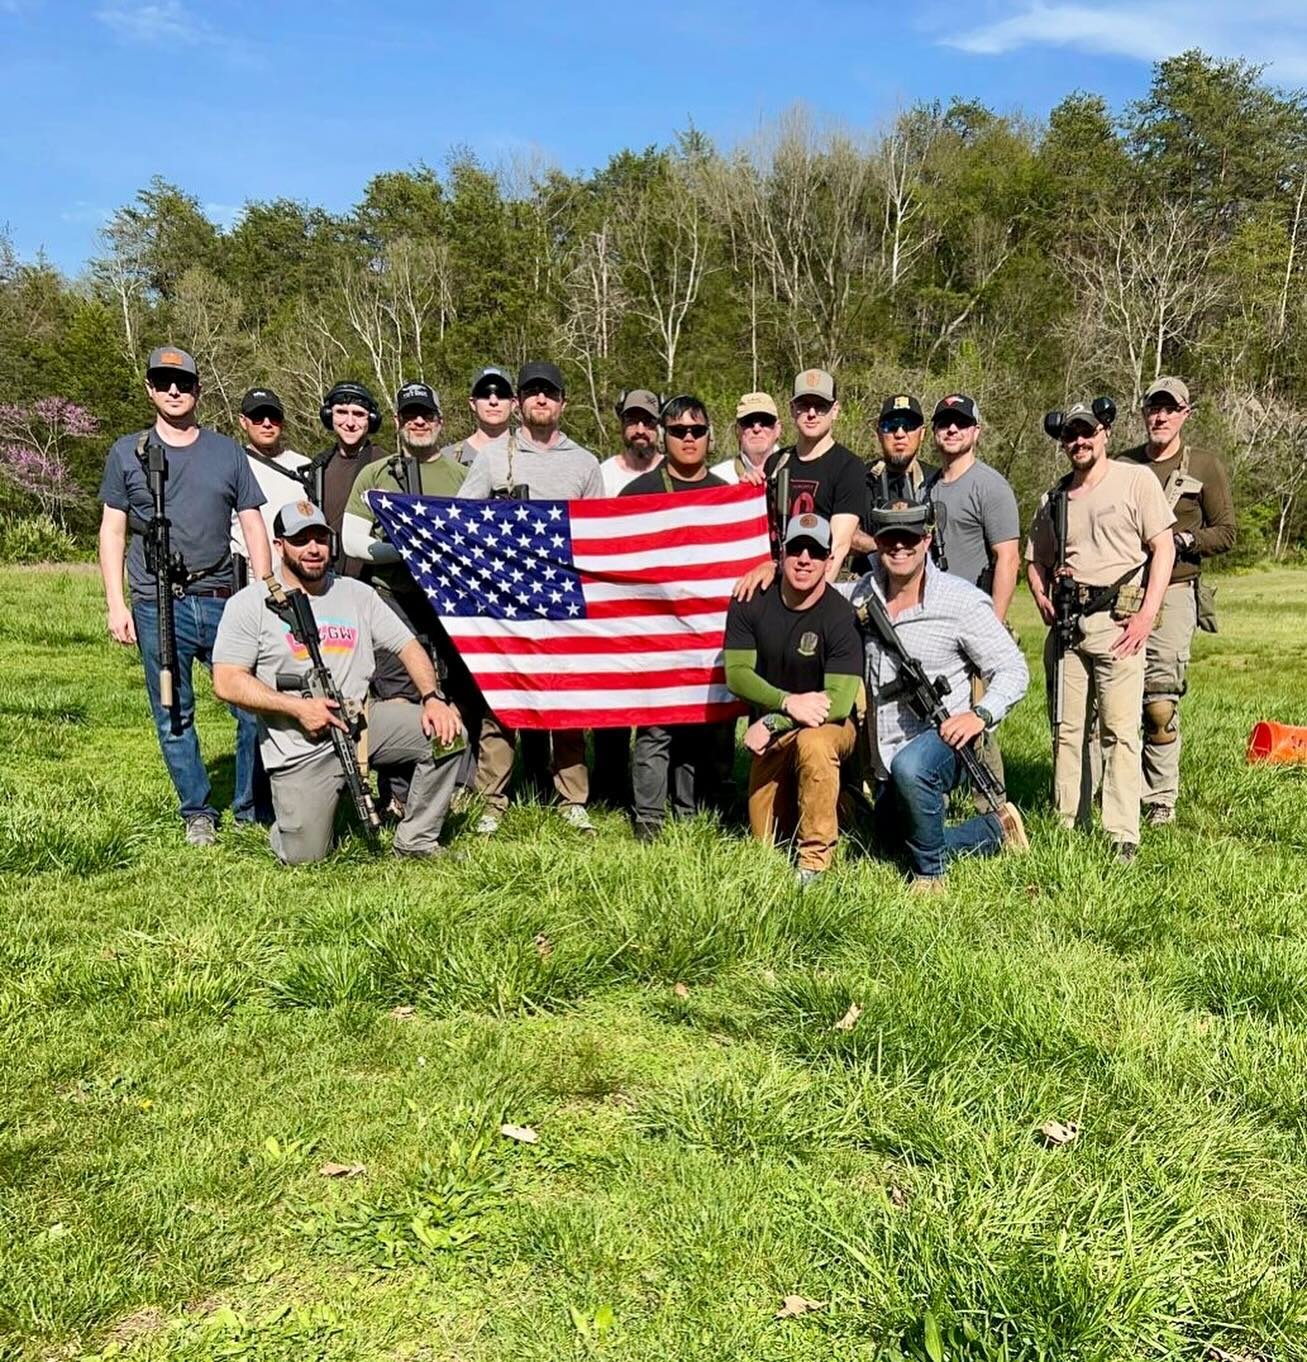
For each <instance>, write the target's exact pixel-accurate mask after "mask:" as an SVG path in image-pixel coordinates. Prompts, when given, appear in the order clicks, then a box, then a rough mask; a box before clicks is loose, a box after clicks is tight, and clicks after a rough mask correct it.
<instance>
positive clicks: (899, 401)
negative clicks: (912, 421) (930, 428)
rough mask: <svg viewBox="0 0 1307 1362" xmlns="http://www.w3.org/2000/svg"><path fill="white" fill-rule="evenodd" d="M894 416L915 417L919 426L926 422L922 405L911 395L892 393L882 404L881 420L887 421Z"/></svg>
mask: <svg viewBox="0 0 1307 1362" xmlns="http://www.w3.org/2000/svg"><path fill="white" fill-rule="evenodd" d="M892 416H910V417H915V418H916V424H917V425H919V426H920V425H922V424H924V422H925V420H926V418H925V416H924V415H923V414H922V411H921V403H920V402H918V401H917V399H916V398H915V397H913V396H912V394H911V393H891V394H890V395H889V396H888V397H887V398H886V399H885V400H884V401H883V402H882V403H881V404H880V419H881V420H882V421H887V420H889V419H890V417H892Z"/></svg>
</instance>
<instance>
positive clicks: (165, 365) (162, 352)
mask: <svg viewBox="0 0 1307 1362" xmlns="http://www.w3.org/2000/svg"><path fill="white" fill-rule="evenodd" d="M156 369H171V370H172V371H173V373H176V374H194V375H195V377H196V378H199V376H200V371H199V369H198V368H196V365H195V361H194V360H193V359H192V358H191V356H190V355H188V354H187V353H186V351H185V350H179V349H178V348H177V347H176V346H175V345H158V346H155V348H154V349H153V350H151V351H150V358H149V359H148V360H146V362H145V372H146V373H147V374H152V373H154V372H155V370H156Z"/></svg>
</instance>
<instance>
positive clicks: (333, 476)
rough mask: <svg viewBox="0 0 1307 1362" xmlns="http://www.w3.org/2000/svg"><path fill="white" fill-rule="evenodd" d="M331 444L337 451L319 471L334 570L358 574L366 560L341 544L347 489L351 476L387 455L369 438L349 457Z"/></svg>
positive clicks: (350, 487) (315, 460) (351, 480)
mask: <svg viewBox="0 0 1307 1362" xmlns="http://www.w3.org/2000/svg"><path fill="white" fill-rule="evenodd" d="M332 448H333V449H335V450H336V453H335V454H334V455H333V457H332V458H331V460H330V461H329V462H328V464H327V466H326V469H325V470H324V472H323V474H322V507H321V509H322V514H323V515H324V516H326V518H327V524H328V525H330V526H331V528H332V531H333V532H334V533H335V535H336V546H337V547H336V562H335V568H336V571H337V572H338V573H339V574H340V575H341V576H342V577H361V576H362V575H363V569H364V567H365V566H366V564H365V563H364V562H363V560H362V559H361V558H350V557H349V556H348V555H347V554H346V552H345V550H344V548H343V547H341V536H340V529H341V525H342V524H343V523H344V520H345V506H346V504H347V503H348V501H349V495H350V493H351V492H352V491H353V490H354V479H355V478H357V477H358V475H359V474H360V473H361V472H362V471H363V469H365V468H366V467H367V466H368V464H370V463H375V462H376V461H377V460H378V459H386V458H389V457H390V455H389V454H388V453H387V452H386V450H384V449H382V448H381V447H380V446H379V445H374V444H373V443H372V441H371V440H364V441H363V443H362V444H361V445H360V446H359V449H358V453H357V454H355V455H353V456H352V457H347V456H346V455H344V454H342V453H340V451H339V448H338V446H335V445H333V446H332ZM328 452H329V451H327V450H324V451H323V453H322V454H319V455H318V458H317V459H314V463H317V461H318V459H321V458H323V457H324V456H325V454H327V453H328Z"/></svg>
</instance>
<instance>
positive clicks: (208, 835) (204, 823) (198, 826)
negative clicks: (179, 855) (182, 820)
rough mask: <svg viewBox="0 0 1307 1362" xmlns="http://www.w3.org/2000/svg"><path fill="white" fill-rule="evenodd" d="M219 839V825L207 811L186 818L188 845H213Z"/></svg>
mask: <svg viewBox="0 0 1307 1362" xmlns="http://www.w3.org/2000/svg"><path fill="white" fill-rule="evenodd" d="M217 840H218V825H217V824H216V823H215V822H214V821H213V819H212V818H210V817H209V815H208V814H207V813H197V814H194V815H192V816H191V817H190V818H188V819H187V820H186V845H187V846H191V847H211V846H213V845H214V843H215V842H217Z"/></svg>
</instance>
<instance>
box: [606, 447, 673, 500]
mask: <svg viewBox="0 0 1307 1362" xmlns="http://www.w3.org/2000/svg"><path fill="white" fill-rule="evenodd" d="M662 461H663V460H662V455H661V454H660V455H659V456H658V457H657V458H656V459H655V460H654V461H653V463H651V464H650V465H649V467H648V468H641V469H638V470H637V471H635V472H632V471H631V470H630V469H629V468H627V467H626V465H625V464H624V463H623V462H622V459H621V455H619V454H614V455H613V457H612V458H611V459H605V460H604V461H603V463H601V464H600V465H599V476H600V477H601V478H603V480H604V496H606V497H618V496H621V494H622V488H624V487H625V486H626V484H627V483H628V482H634V481H635V479H636V478H639V477H642V476H643V475H644V474H645V473H649V472H652V471H653V470H654V469H655V468H657V467H658V465H659V464H660V463H662Z"/></svg>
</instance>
